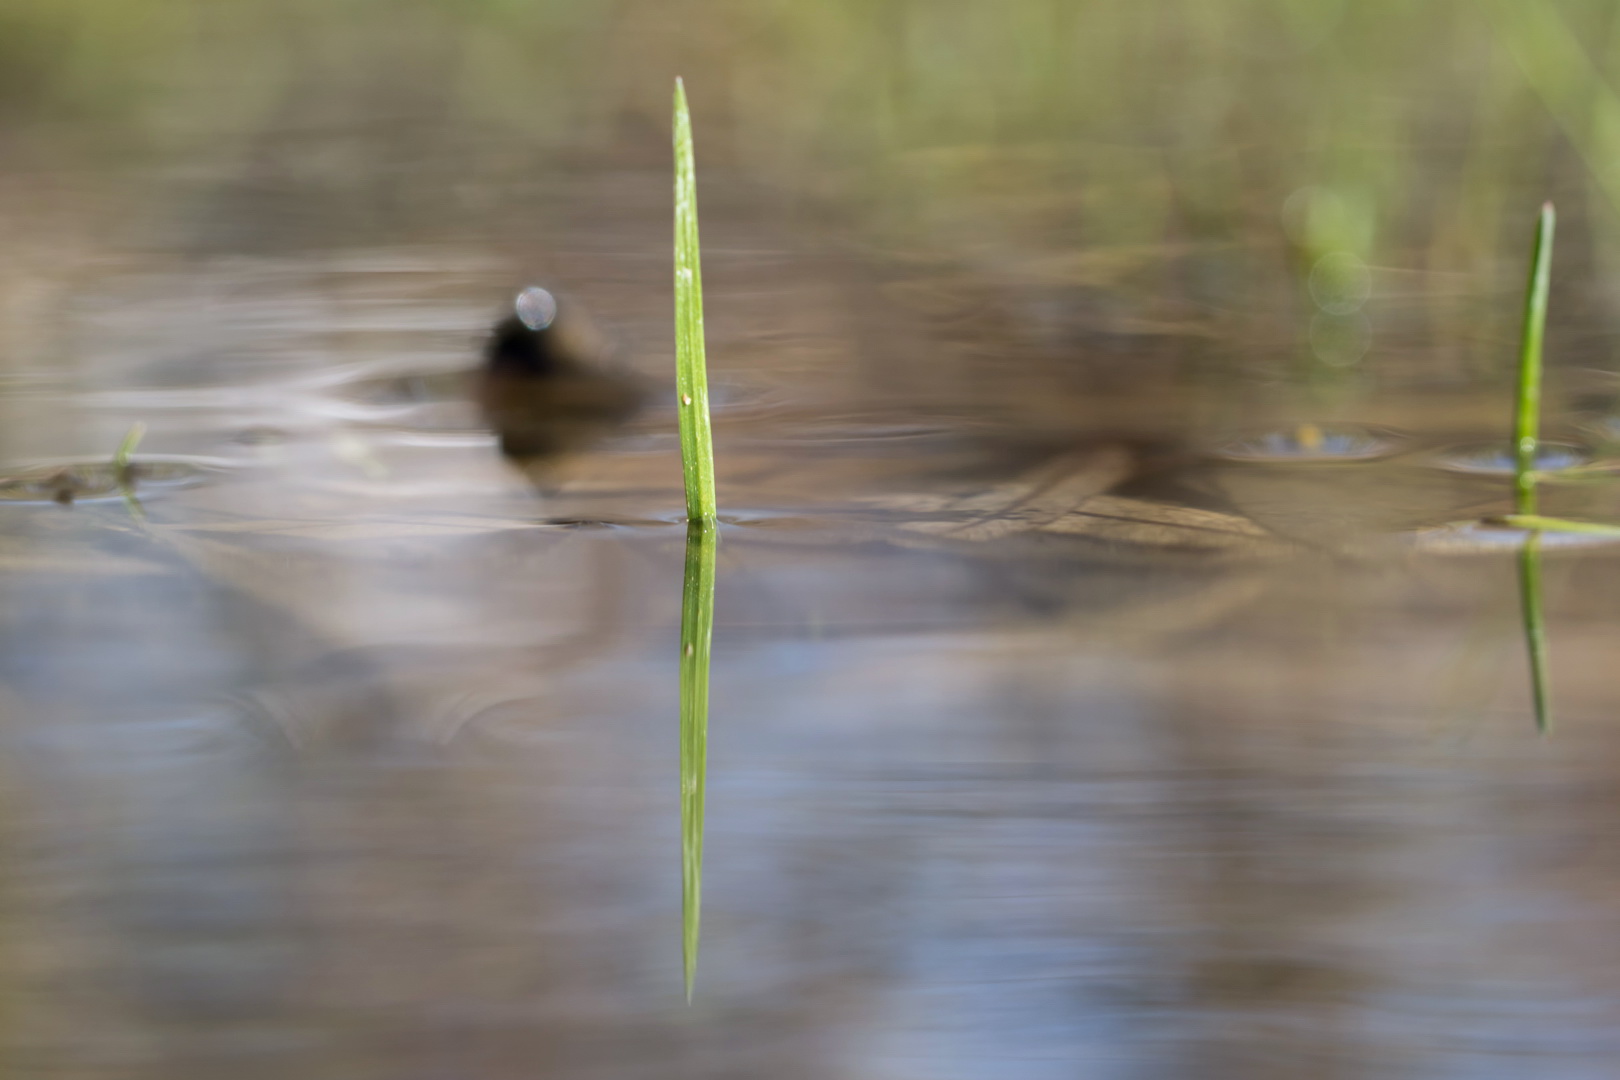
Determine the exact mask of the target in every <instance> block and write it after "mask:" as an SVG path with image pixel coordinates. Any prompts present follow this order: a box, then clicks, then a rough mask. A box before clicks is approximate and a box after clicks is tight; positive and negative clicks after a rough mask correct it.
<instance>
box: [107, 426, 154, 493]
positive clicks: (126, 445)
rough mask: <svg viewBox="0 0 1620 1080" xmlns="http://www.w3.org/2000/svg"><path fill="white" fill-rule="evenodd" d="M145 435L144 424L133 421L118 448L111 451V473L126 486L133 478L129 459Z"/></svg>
mask: <svg viewBox="0 0 1620 1080" xmlns="http://www.w3.org/2000/svg"><path fill="white" fill-rule="evenodd" d="M145 435H146V425H145V424H143V423H141V422H140V421H139V420H137V421H135V423H134V424H132V425H130V429H129V432H128V434H126V435H125V436H124V441H123V442H121V443H119V444H118V449H117V450H116V451H114V452H113V474H114V475H115V476H116V477H117V478H118V482H119V483H120V484H122V485H126V486H127V485H128V484H129V482H130V481H131V480H132V479H133V478H134V475H133V471H132V470H131V468H130V460H131V458H133V457H134V455H135V448H136V447H137V446H139V445H140V444H141V439H142V438H144V437H145Z"/></svg>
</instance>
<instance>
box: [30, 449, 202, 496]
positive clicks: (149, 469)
mask: <svg viewBox="0 0 1620 1080" xmlns="http://www.w3.org/2000/svg"><path fill="white" fill-rule="evenodd" d="M216 471H217V469H216V468H214V467H211V466H209V465H205V464H203V463H201V462H199V461H196V460H193V459H188V458H178V457H175V458H140V459H138V460H136V461H132V462H130V464H129V468H128V472H127V474H126V475H123V476H120V475H119V470H118V467H117V466H115V465H114V464H113V463H112V462H111V461H67V462H55V463H52V464H46V465H33V466H28V467H25V468H21V469H17V470H15V471H13V472H8V473H4V474H0V502H13V503H51V502H56V503H71V502H92V501H96V500H101V499H118V498H122V497H123V496H124V495H125V493H126V491H127V492H129V493H131V494H134V495H138V496H140V497H141V498H146V497H148V496H150V495H152V494H155V493H157V492H161V491H168V490H173V489H176V488H188V487H195V486H196V485H198V484H201V483H205V482H206V481H207V480H208V478H209V477H210V475H211V474H213V473H214V472H216Z"/></svg>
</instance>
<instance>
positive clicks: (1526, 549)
mask: <svg viewBox="0 0 1620 1080" xmlns="http://www.w3.org/2000/svg"><path fill="white" fill-rule="evenodd" d="M1519 602H1520V613H1521V618H1522V620H1523V624H1524V644H1525V652H1526V654H1527V656H1528V658H1529V661H1530V700H1531V703H1532V704H1533V705H1534V707H1535V714H1536V730H1538V731H1540V732H1542V733H1543V734H1545V733H1546V732H1547V731H1549V730H1551V728H1552V708H1551V705H1550V703H1549V695H1550V689H1549V685H1548V675H1547V619H1546V615H1545V613H1544V612H1543V610H1542V590H1541V533H1539V532H1535V531H1532V532H1531V533H1530V535H1528V536H1526V537H1525V538H1524V543H1523V545H1522V546H1521V547H1520V548H1519Z"/></svg>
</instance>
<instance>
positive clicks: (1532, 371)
mask: <svg viewBox="0 0 1620 1080" xmlns="http://www.w3.org/2000/svg"><path fill="white" fill-rule="evenodd" d="M1556 221H1557V218H1556V215H1555V214H1554V213H1553V205H1552V203H1550V202H1549V203H1543V204H1542V206H1541V216H1540V218H1538V219H1537V221H1536V241H1535V246H1534V247H1533V248H1532V249H1531V252H1530V281H1529V283H1528V285H1527V286H1526V287H1525V294H1524V331H1523V334H1522V336H1521V338H1520V341H1519V392H1518V399H1517V407H1516V409H1515V412H1514V417H1513V453H1514V468H1513V504H1514V507H1515V508H1516V509H1517V510H1518V512H1519V513H1521V514H1534V513H1535V512H1536V476H1535V467H1536V445H1537V442H1538V440H1539V438H1540V429H1541V344H1542V340H1543V338H1544V336H1545V333H1546V329H1547V282H1548V278H1549V276H1550V274H1551V267H1552V247H1553V226H1554V224H1555V223H1556Z"/></svg>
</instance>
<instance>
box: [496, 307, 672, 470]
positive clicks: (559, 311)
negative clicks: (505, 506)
mask: <svg viewBox="0 0 1620 1080" xmlns="http://www.w3.org/2000/svg"><path fill="white" fill-rule="evenodd" d="M536 294H538V295H540V296H542V297H544V298H545V299H546V300H547V301H551V298H550V294H548V293H545V292H544V291H543V290H540V289H527V290H525V291H524V292H523V293H522V294H520V296H519V298H518V314H514V315H511V316H508V317H507V318H505V319H502V320H501V321H500V322H499V323H497V324H496V325H495V329H494V330H493V331H492V332H491V333H490V337H489V341H488V342H487V344H486V345H485V347H484V366H483V368H482V370H481V371H480V373H479V378H478V389H477V393H478V403H479V405H480V406H481V407H482V409H483V411H484V416H485V418H486V419H487V420H488V421H489V424H490V426H491V427H492V428H494V430H495V434H496V435H498V436H499V437H500V441H501V452H502V453H504V454H505V455H506V456H507V457H510V458H516V459H519V460H528V459H538V458H552V457H556V456H558V455H561V454H564V453H567V452H569V451H573V450H582V449H585V448H587V447H589V446H590V445H591V444H593V443H595V442H597V441H599V440H600V439H602V438H603V437H605V436H606V435H608V434H609V433H611V432H612V431H613V430H614V429H615V428H617V427H618V426H619V425H621V424H623V423H624V422H625V421H626V420H628V419H630V417H631V416H633V415H634V414H635V413H636V411H637V410H638V409H639V408H640V407H641V404H642V401H643V399H644V398H645V396H646V395H645V391H644V389H643V388H642V387H641V386H640V385H639V384H638V383H637V382H636V380H635V379H634V378H633V377H631V376H630V375H628V374H627V373H624V372H620V371H615V370H613V369H612V368H611V367H610V366H609V365H608V364H607V362H606V361H607V357H606V349H605V348H604V347H603V346H602V344H601V342H600V340H599V339H598V338H597V337H596V335H595V334H594V333H592V332H591V330H590V328H589V326H588V325H586V323H585V320H584V317H583V316H582V315H580V314H579V313H578V312H577V311H576V310H574V308H573V307H572V305H568V304H562V305H557V304H555V302H554V301H551V304H550V306H549V307H548V309H547V310H546V311H545V312H543V313H542V316H541V317H540V318H536V317H535V313H534V311H533V306H532V305H526V304H525V300H526V299H527V298H530V297H532V296H534V295H536Z"/></svg>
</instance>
